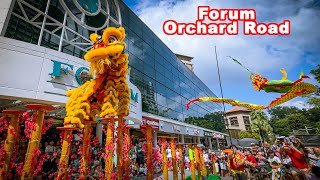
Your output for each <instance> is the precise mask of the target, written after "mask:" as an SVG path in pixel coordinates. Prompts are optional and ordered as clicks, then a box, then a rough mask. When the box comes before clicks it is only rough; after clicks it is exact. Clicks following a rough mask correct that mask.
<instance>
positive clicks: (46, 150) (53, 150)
mask: <svg viewBox="0 0 320 180" xmlns="http://www.w3.org/2000/svg"><path fill="white" fill-rule="evenodd" d="M53 144H54V142H53V141H51V142H50V143H49V146H47V147H46V149H45V150H44V152H45V153H47V154H53V152H55V151H56V148H55V147H54V146H53Z"/></svg>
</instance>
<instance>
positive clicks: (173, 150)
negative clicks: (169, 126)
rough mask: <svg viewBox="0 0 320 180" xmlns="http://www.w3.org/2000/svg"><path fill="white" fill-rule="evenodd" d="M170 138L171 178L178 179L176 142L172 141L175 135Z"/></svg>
mask: <svg viewBox="0 0 320 180" xmlns="http://www.w3.org/2000/svg"><path fill="white" fill-rule="evenodd" d="M169 138H170V146H171V155H172V166H173V180H178V164H177V155H176V144H175V142H174V140H175V138H176V137H169Z"/></svg>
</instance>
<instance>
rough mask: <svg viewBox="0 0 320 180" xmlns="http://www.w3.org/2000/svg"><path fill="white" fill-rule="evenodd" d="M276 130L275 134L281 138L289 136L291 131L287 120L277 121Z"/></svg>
mask: <svg viewBox="0 0 320 180" xmlns="http://www.w3.org/2000/svg"><path fill="white" fill-rule="evenodd" d="M275 124H276V125H275V128H274V129H273V132H274V133H275V134H278V135H280V136H288V135H289V132H290V131H291V129H290V127H289V126H288V124H289V121H288V119H287V118H284V119H279V120H276V121H275Z"/></svg>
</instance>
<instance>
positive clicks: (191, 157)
mask: <svg viewBox="0 0 320 180" xmlns="http://www.w3.org/2000/svg"><path fill="white" fill-rule="evenodd" d="M188 150H189V159H190V165H191V179H192V180H196V170H195V169H196V168H195V163H194V162H195V161H194V159H195V158H194V151H193V150H192V144H188Z"/></svg>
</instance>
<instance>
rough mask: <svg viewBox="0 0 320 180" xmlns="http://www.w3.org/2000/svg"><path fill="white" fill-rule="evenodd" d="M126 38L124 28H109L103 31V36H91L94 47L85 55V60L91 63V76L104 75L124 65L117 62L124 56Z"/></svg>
mask: <svg viewBox="0 0 320 180" xmlns="http://www.w3.org/2000/svg"><path fill="white" fill-rule="evenodd" d="M125 36H126V34H125V30H124V28H122V27H120V28H115V27H109V28H107V29H105V30H104V31H103V34H102V36H99V35H98V34H95V33H94V34H91V35H90V40H91V41H92V42H93V44H94V45H93V48H92V49H91V50H89V51H88V52H87V53H86V54H85V55H84V59H85V60H87V61H88V62H90V72H91V74H93V75H101V74H104V73H105V72H106V70H107V69H114V68H116V67H117V66H118V65H119V64H121V63H122V62H118V61H117V60H119V57H120V56H121V55H124V49H125V47H126V44H125V43H124V42H123V40H124V38H125ZM120 59H123V58H120Z"/></svg>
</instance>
